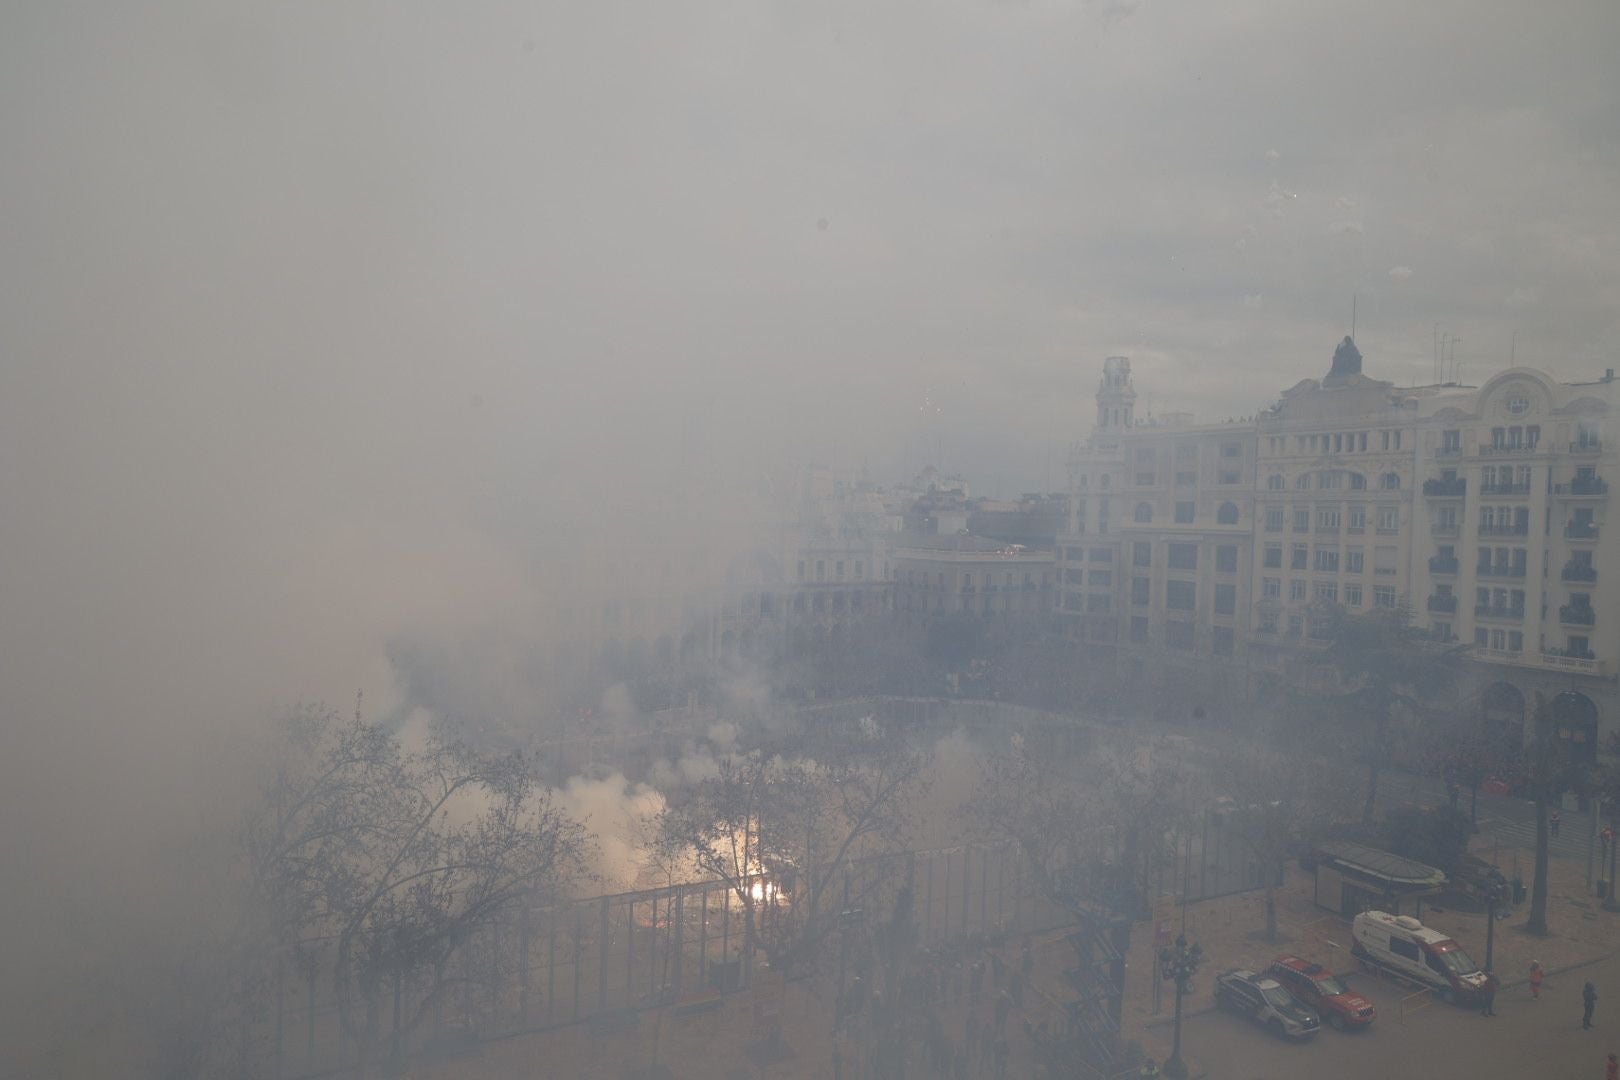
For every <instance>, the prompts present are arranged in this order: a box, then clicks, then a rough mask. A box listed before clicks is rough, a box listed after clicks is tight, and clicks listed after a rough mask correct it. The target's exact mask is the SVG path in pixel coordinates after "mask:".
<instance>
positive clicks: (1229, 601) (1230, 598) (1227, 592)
mask: <svg viewBox="0 0 1620 1080" xmlns="http://www.w3.org/2000/svg"><path fill="white" fill-rule="evenodd" d="M1236 611H1237V586H1236V585H1216V586H1215V614H1217V615H1231V614H1233V613H1235V612H1236Z"/></svg>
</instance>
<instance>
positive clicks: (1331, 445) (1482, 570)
mask: <svg viewBox="0 0 1620 1080" xmlns="http://www.w3.org/2000/svg"><path fill="white" fill-rule="evenodd" d="M1616 392H1617V391H1616V385H1615V383H1614V381H1613V375H1612V372H1609V373H1606V374H1605V376H1604V377H1603V378H1602V379H1599V380H1595V381H1592V382H1589V383H1560V382H1558V381H1557V380H1555V379H1553V378H1551V377H1550V376H1548V375H1546V374H1545V373H1543V372H1540V371H1536V370H1533V369H1529V368H1514V369H1511V370H1508V371H1504V372H1502V373H1501V374H1499V375H1497V376H1495V377H1494V378H1492V379H1490V380H1489V381H1487V382H1486V383H1485V384H1484V385H1483V386H1480V387H1465V386H1458V385H1454V384H1447V385H1442V386H1428V387H1406V388H1402V387H1396V386H1395V385H1394V384H1393V383H1389V382H1383V381H1379V380H1375V379H1372V378H1369V377H1367V376H1366V375H1364V374H1363V373H1362V371H1361V356H1360V353H1359V352H1358V351H1357V350H1356V348H1355V345H1354V343H1353V342H1351V341H1350V339H1348V338H1346V339H1345V340H1344V342H1342V343H1341V345H1340V346H1339V350H1338V352H1337V353H1336V354H1335V356H1334V360H1333V365H1332V368H1331V369H1330V371H1329V372H1328V374H1327V375H1326V376H1324V377H1323V378H1321V379H1306V380H1304V381H1302V382H1300V383H1299V384H1298V385H1296V386H1294V387H1293V388H1291V389H1289V390H1287V391H1285V392H1284V393H1283V394H1282V395H1281V399H1280V400H1279V401H1278V402H1277V404H1276V405H1274V406H1273V407H1272V408H1270V409H1267V410H1265V411H1264V412H1262V413H1260V414H1259V415H1257V416H1255V417H1253V418H1252V419H1249V420H1246V421H1243V422H1241V423H1228V424H1221V425H1202V426H1200V425H1197V424H1194V423H1192V422H1191V418H1189V417H1182V416H1170V417H1164V418H1161V419H1159V420H1157V421H1151V422H1150V421H1141V420H1137V419H1136V418H1135V417H1134V409H1133V402H1134V399H1135V391H1134V388H1133V387H1132V385H1131V373H1130V365H1129V361H1128V360H1125V359H1123V358H1118V357H1115V358H1110V359H1109V360H1108V361H1107V362H1106V363H1105V365H1104V374H1103V380H1102V384H1101V385H1100V387H1099V389H1098V394H1097V402H1098V423H1097V427H1096V428H1095V429H1094V431H1093V434H1092V436H1091V438H1090V440H1089V441H1088V442H1087V443H1086V444H1085V445H1084V446H1081V447H1079V448H1077V449H1076V451H1075V453H1074V454H1073V455H1072V457H1071V475H1070V502H1071V509H1070V514H1069V518H1068V526H1067V529H1066V531H1065V533H1064V535H1063V537H1061V538H1060V544H1059V555H1060V559H1059V563H1058V568H1059V573H1060V575H1061V579H1062V584H1061V588H1062V593H1061V601H1060V603H1059V605H1058V608H1059V611H1060V612H1061V613H1062V614H1063V615H1064V616H1066V617H1067V618H1068V620H1069V622H1070V625H1071V632H1072V634H1073V636H1075V637H1077V638H1080V639H1083V640H1087V641H1091V642H1107V643H1117V644H1118V645H1119V646H1120V651H1121V654H1122V655H1126V656H1129V655H1130V654H1132V653H1139V654H1146V653H1154V652H1156V653H1159V654H1161V655H1162V656H1163V657H1165V658H1167V659H1169V660H1170V661H1171V662H1176V661H1178V660H1180V661H1184V662H1185V663H1187V664H1190V665H1193V666H1197V665H1199V664H1204V665H1206V666H1207V667H1209V668H1210V669H1212V670H1227V671H1229V670H1230V669H1231V668H1232V667H1233V666H1237V667H1240V668H1241V669H1242V671H1243V672H1244V676H1245V678H1244V681H1245V684H1246V685H1247V686H1248V688H1249V692H1250V694H1251V695H1252V694H1254V693H1257V692H1261V691H1262V690H1263V689H1264V688H1266V687H1267V686H1274V685H1278V684H1280V683H1282V682H1286V681H1287V680H1289V679H1292V678H1297V677H1299V674H1300V672H1301V671H1302V670H1303V669H1304V668H1308V667H1309V666H1310V665H1308V664H1306V663H1304V662H1303V659H1304V658H1305V657H1308V650H1310V649H1311V648H1312V647H1313V646H1320V645H1321V644H1324V643H1325V641H1326V638H1327V635H1328V632H1329V627H1330V626H1331V617H1330V616H1331V613H1332V610H1333V608H1334V607H1339V608H1343V609H1345V610H1348V611H1352V612H1362V611H1370V610H1375V609H1379V608H1387V609H1394V608H1398V607H1401V606H1405V607H1407V608H1409V609H1410V610H1411V612H1412V615H1413V619H1414V621H1415V622H1416V623H1418V624H1419V625H1421V626H1423V627H1426V628H1427V629H1429V631H1430V632H1431V633H1432V634H1433V636H1434V637H1435V638H1436V639H1437V640H1440V641H1448V642H1457V643H1459V644H1461V645H1465V646H1468V654H1467V655H1468V657H1469V662H1468V664H1467V672H1468V674H1467V685H1466V686H1465V693H1466V694H1467V695H1468V697H1469V700H1470V702H1471V703H1472V706H1471V707H1476V708H1477V710H1478V713H1479V715H1480V718H1481V723H1482V724H1484V725H1486V726H1487V727H1489V728H1491V729H1492V730H1494V731H1496V732H1498V733H1504V734H1510V735H1512V736H1514V737H1517V738H1523V737H1524V733H1525V730H1526V727H1527V723H1528V720H1529V716H1530V712H1531V710H1532V709H1533V707H1534V702H1535V700H1536V698H1537V696H1538V695H1540V696H1542V697H1545V698H1546V699H1547V700H1548V701H1549V702H1550V703H1551V706H1552V709H1553V716H1554V720H1555V723H1556V724H1557V727H1558V729H1559V731H1560V733H1561V734H1562V735H1563V736H1564V737H1565V738H1568V739H1569V740H1570V741H1571V742H1572V743H1574V744H1576V745H1577V746H1578V747H1579V748H1580V749H1581V750H1582V752H1583V753H1593V752H1595V748H1596V746H1597V745H1598V743H1599V741H1600V739H1601V738H1603V737H1606V736H1607V735H1608V734H1609V733H1610V732H1613V731H1615V730H1617V729H1620V701H1617V697H1616V689H1615V679H1616V675H1617V673H1620V671H1617V669H1620V626H1617V624H1620V603H1617V601H1620V584H1617V583H1615V582H1613V581H1610V580H1609V579H1607V578H1604V577H1602V576H1601V572H1602V571H1603V570H1604V569H1605V568H1606V569H1607V571H1608V573H1609V574H1610V575H1611V577H1612V576H1614V575H1616V574H1617V573H1620V560H1617V559H1616V558H1615V556H1614V555H1613V554H1612V552H1613V550H1614V548H1615V545H1616V543H1617V537H1616V536H1615V534H1614V532H1613V531H1611V530H1608V529H1607V528H1606V525H1607V517H1608V504H1609V493H1608V479H1607V478H1608V476H1609V475H1610V474H1612V473H1614V471H1615V465H1616V462H1615V460H1614V457H1615V448H1614V440H1613V439H1612V438H1611V439H1610V440H1609V441H1608V442H1607V443H1606V442H1605V440H1604V427H1605V426H1606V425H1607V424H1608V423H1610V421H1609V419H1608V418H1609V416H1610V414H1611V412H1612V411H1613V410H1614V409H1615V407H1616V405H1617V401H1616ZM1098 566H1111V567H1112V568H1113V569H1112V572H1107V571H1105V572H1104V573H1102V574H1100V575H1098V574H1096V573H1095V569H1096V568H1097V567H1098Z"/></svg>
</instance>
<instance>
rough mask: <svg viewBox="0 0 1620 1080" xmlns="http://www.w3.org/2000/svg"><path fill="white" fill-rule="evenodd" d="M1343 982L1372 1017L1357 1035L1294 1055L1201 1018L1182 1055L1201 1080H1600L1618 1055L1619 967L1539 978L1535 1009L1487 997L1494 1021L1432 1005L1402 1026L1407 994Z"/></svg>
mask: <svg viewBox="0 0 1620 1080" xmlns="http://www.w3.org/2000/svg"><path fill="white" fill-rule="evenodd" d="M1345 978H1346V981H1347V982H1349V983H1350V984H1351V985H1352V986H1354V988H1355V989H1357V990H1359V991H1360V992H1361V993H1363V994H1365V995H1366V996H1367V997H1368V998H1370V999H1371V1000H1372V1002H1373V1004H1374V1005H1375V1006H1376V1007H1377V1009H1378V1013H1379V1015H1378V1019H1377V1020H1376V1021H1375V1022H1374V1023H1373V1026H1372V1028H1371V1029H1370V1030H1368V1031H1366V1032H1363V1033H1361V1034H1340V1033H1339V1032H1336V1031H1331V1030H1326V1029H1324V1030H1323V1031H1322V1032H1321V1033H1320V1034H1319V1035H1317V1036H1316V1037H1315V1038H1314V1039H1313V1040H1311V1041H1310V1042H1308V1043H1304V1044H1299V1045H1295V1044H1289V1043H1284V1042H1282V1041H1281V1040H1278V1039H1275V1038H1273V1037H1271V1036H1270V1035H1268V1034H1267V1033H1266V1032H1265V1031H1264V1030H1263V1029H1261V1028H1260V1027H1258V1026H1256V1025H1255V1024H1253V1023H1252V1022H1251V1021H1249V1020H1247V1019H1245V1018H1242V1017H1238V1016H1235V1015H1232V1014H1231V1013H1227V1012H1221V1011H1211V1012H1206V1013H1203V1014H1201V1015H1198V1016H1194V1017H1190V1018H1189V1019H1187V1020H1186V1021H1185V1022H1184V1025H1183V1028H1182V1045H1183V1048H1184V1050H1185V1052H1186V1053H1187V1054H1188V1055H1189V1056H1191V1057H1192V1058H1193V1059H1194V1060H1195V1061H1196V1062H1197V1063H1198V1064H1200V1065H1201V1066H1202V1067H1203V1069H1204V1071H1205V1074H1206V1075H1207V1076H1208V1077H1209V1078H1210V1080H1301V1078H1306V1077H1308V1078H1310V1080H1369V1078H1377V1080H1396V1078H1405V1077H1416V1078H1421V1080H1450V1078H1452V1077H1456V1078H1459V1080H1462V1078H1467V1080H1482V1078H1495V1077H1504V1078H1508V1077H1511V1078H1514V1080H1519V1078H1524V1077H1534V1078H1540V1077H1547V1078H1553V1077H1557V1078H1559V1080H1563V1078H1566V1077H1567V1078H1573V1080H1579V1078H1584V1077H1590V1078H1591V1080H1602V1077H1603V1065H1604V1058H1605V1056H1606V1055H1607V1054H1609V1053H1610V1052H1611V1051H1613V1052H1617V1053H1620V958H1617V959H1613V960H1608V961H1603V962H1600V963H1598V964H1594V965H1592V966H1590V967H1587V968H1583V969H1580V970H1577V971H1572V972H1567V973H1565V974H1563V975H1558V976H1552V977H1549V978H1548V979H1547V983H1546V986H1545V987H1544V988H1543V990H1542V995H1541V1000H1540V1001H1532V1000H1530V997H1529V991H1527V990H1526V989H1524V988H1523V987H1519V988H1516V989H1514V990H1510V991H1507V992H1505V993H1503V994H1501V995H1499V996H1498V997H1497V1000H1496V1012H1497V1015H1496V1017H1495V1018H1494V1019H1488V1018H1485V1017H1482V1016H1481V1015H1480V1014H1479V1011H1478V1010H1477V1009H1464V1008H1460V1007H1457V1006H1450V1005H1444V1004H1441V1003H1439V1002H1433V1003H1431V1004H1427V1005H1425V1006H1424V1007H1422V1008H1418V1009H1416V1010H1415V1011H1413V1012H1411V1013H1410V1014H1409V1015H1408V1016H1407V1017H1406V1020H1405V1022H1404V1023H1403V1022H1402V1020H1401V1017H1400V1002H1401V999H1402V998H1403V997H1404V996H1406V995H1407V994H1408V993H1409V992H1410V991H1409V990H1407V989H1406V988H1404V987H1401V986H1399V985H1397V984H1396V983H1394V982H1391V981H1388V980H1386V979H1384V978H1382V977H1381V976H1377V975H1369V974H1360V973H1355V974H1350V975H1347V976H1346V977H1345ZM1587 979H1591V980H1592V981H1593V982H1594V983H1596V984H1597V987H1598V995H1599V996H1598V1009H1597V1014H1596V1017H1595V1025H1596V1026H1595V1027H1594V1028H1593V1029H1592V1030H1591V1031H1583V1030H1581V985H1582V983H1583V982H1584V981H1585V980H1587ZM1202 981H1203V982H1204V984H1205V985H1206V986H1207V985H1208V980H1202ZM1207 992H1208V991H1207V990H1206V991H1205V993H1206V994H1207ZM1420 1000H1426V999H1420ZM1204 1003H1205V1002H1202V1001H1199V1002H1195V1004H1204Z"/></svg>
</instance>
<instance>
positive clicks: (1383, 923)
mask: <svg viewBox="0 0 1620 1080" xmlns="http://www.w3.org/2000/svg"><path fill="white" fill-rule="evenodd" d="M1350 933H1351V937H1352V939H1353V943H1352V944H1351V946H1350V955H1352V956H1354V957H1355V958H1356V959H1357V960H1359V961H1361V965H1362V967H1364V968H1381V969H1383V970H1384V971H1389V972H1393V973H1394V974H1396V975H1404V976H1406V977H1407V978H1409V979H1412V980H1414V981H1416V982H1419V983H1422V984H1423V985H1425V986H1427V987H1429V988H1431V989H1432V990H1433V991H1434V992H1435V994H1436V996H1438V997H1439V998H1440V1000H1441V1001H1452V1002H1459V1001H1460V1002H1471V1001H1475V1000H1477V999H1478V998H1479V996H1480V995H1481V994H1483V993H1484V992H1485V990H1486V989H1487V988H1490V987H1494V986H1495V985H1496V976H1494V975H1491V974H1488V973H1487V972H1484V971H1481V970H1480V969H1479V965H1478V964H1476V963H1474V961H1473V959H1472V958H1470V957H1469V955H1468V954H1467V953H1466V952H1464V951H1463V947H1462V946H1461V945H1459V944H1457V943H1456V942H1455V941H1453V940H1452V939H1451V938H1448V937H1446V935H1444V934H1442V933H1440V932H1439V931H1438V930H1430V929H1429V928H1428V927H1426V926H1424V925H1423V924H1422V923H1420V922H1418V921H1417V920H1416V919H1414V918H1412V917H1411V916H1410V915H1391V914H1390V913H1389V912H1387V911H1363V912H1362V913H1361V914H1360V915H1357V916H1356V921H1355V923H1354V924H1353V925H1352V926H1351V930H1350Z"/></svg>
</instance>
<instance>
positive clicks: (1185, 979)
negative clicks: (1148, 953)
mask: <svg viewBox="0 0 1620 1080" xmlns="http://www.w3.org/2000/svg"><path fill="white" fill-rule="evenodd" d="M1203 962H1204V948H1203V946H1202V945H1189V944H1187V935H1186V934H1181V935H1179V936H1178V937H1177V938H1176V943H1175V944H1174V945H1173V946H1170V947H1169V948H1166V949H1163V950H1161V951H1160V952H1159V978H1161V979H1164V980H1170V979H1174V980H1175V982H1176V1027H1175V1042H1174V1043H1173V1044H1172V1046H1171V1049H1170V1060H1169V1061H1167V1062H1165V1063H1164V1074H1165V1075H1166V1076H1169V1077H1173V1078H1175V1080H1182V1078H1184V1077H1185V1076H1186V1075H1187V1065H1186V1063H1185V1062H1183V1061H1182V1060H1181V998H1182V996H1183V995H1184V994H1190V993H1192V977H1193V974H1194V973H1195V972H1197V971H1198V967H1199V965H1200V964H1202V963H1203Z"/></svg>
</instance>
